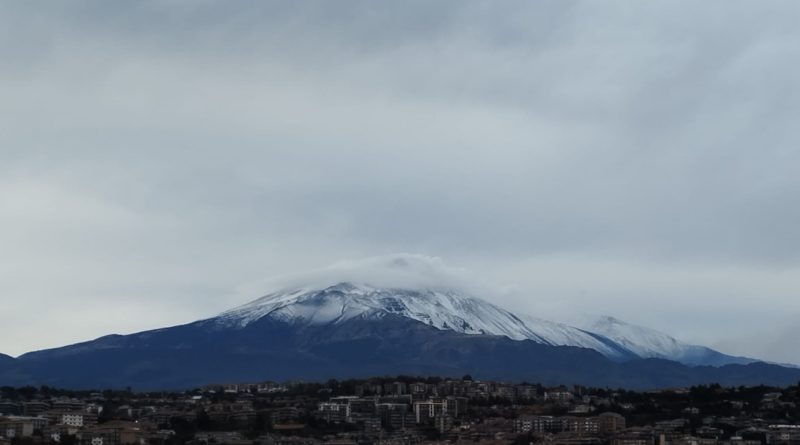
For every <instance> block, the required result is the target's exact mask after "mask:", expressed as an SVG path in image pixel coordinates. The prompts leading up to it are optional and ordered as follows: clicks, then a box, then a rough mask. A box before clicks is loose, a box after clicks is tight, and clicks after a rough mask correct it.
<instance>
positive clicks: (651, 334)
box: [587, 316, 757, 366]
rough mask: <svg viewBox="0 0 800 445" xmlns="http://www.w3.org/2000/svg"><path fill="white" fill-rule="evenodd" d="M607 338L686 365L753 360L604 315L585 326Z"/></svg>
mask: <svg viewBox="0 0 800 445" xmlns="http://www.w3.org/2000/svg"><path fill="white" fill-rule="evenodd" d="M587 329H588V330H589V331H591V332H594V333H596V334H600V335H602V336H604V337H607V338H610V339H611V340H613V341H615V342H616V343H618V344H620V345H622V346H623V347H625V348H627V349H629V350H630V351H632V352H634V353H635V354H636V355H638V356H639V357H642V358H665V359H669V360H675V361H679V362H681V363H685V364H690V365H715V366H720V365H725V364H734V363H735V364H747V363H753V362H755V361H757V360H754V359H749V358H745V357H734V356H729V355H726V354H723V353H721V352H718V351H715V350H713V349H710V348H707V347H705V346H697V345H690V344H687V343H683V342H681V341H679V340H677V339H675V338H673V337H671V336H669V335H667V334H664V333H663V332H659V331H656V330H654V329H649V328H645V327H642V326H636V325H633V324H630V323H626V322H624V321H622V320H618V319H616V318H614V317H609V316H604V317H600V318H599V319H597V320H596V321H595V322H594V323H593V324H592V325H591V326H589V327H588V328H587Z"/></svg>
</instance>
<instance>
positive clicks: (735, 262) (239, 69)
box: [0, 1, 800, 363]
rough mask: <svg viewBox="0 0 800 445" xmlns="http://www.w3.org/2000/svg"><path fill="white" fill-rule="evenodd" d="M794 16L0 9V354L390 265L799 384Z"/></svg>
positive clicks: (583, 7) (126, 6) (433, 6)
mask: <svg viewBox="0 0 800 445" xmlns="http://www.w3.org/2000/svg"><path fill="white" fill-rule="evenodd" d="M798 13H800V5H798V4H795V3H789V2H769V1H768V2H759V3H758V4H755V3H747V2H729V1H708V2H702V3H696V2H681V1H679V2H654V3H649V4H633V3H612V2H536V3H530V2H509V3H504V4H503V5H497V4H494V3H489V2H478V1H457V2H456V1H453V2H448V1H444V2H435V3H430V2H417V1H412V2H402V3H400V2H355V1H342V2H305V1H299V2H294V1H293V2H216V1H208V2H189V1H174V2H156V1H144V2H135V3H132V2H131V3H129V2H103V1H85V2H80V3H79V4H75V3H52V4H48V5H47V7H42V6H41V5H36V4H34V3H31V2H24V1H17V2H4V3H2V4H0V30H2V31H0V35H2V38H0V55H1V56H2V57H0V98H2V99H1V100H0V115H2V116H3V119H0V266H1V267H0V315H1V316H2V320H3V321H2V323H0V353H5V354H10V355H14V356H16V355H19V354H22V353H24V352H28V351H31V350H37V349H43V348H48V347H56V346H62V345H66V344H70V343H75V342H78V341H83V340H89V339H93V338H96V337H99V336H102V335H106V334H110V333H131V332H136V331H141V330H145V329H152V328H160V327H164V326H169V325H174V324H180V323H185V322H190V321H194V320H197V319H201V318H205V317H210V316H214V315H216V314H217V313H219V312H221V311H224V310H227V309H230V308H232V307H234V306H237V305H239V304H242V303H245V302H247V301H249V300H252V299H254V298H257V297H259V296H261V295H263V294H264V293H265V292H266V291H268V284H269V280H271V279H274V278H276V277H277V278H280V277H286V276H296V275H298V274H303V273H305V272H307V271H315V270H319V269H321V268H325V267H327V266H329V265H331V264H336V263H339V264H341V263H342V262H348V261H350V262H352V261H359V260H361V259H363V258H368V257H373V256H377V255H387V254H395V253H410V254H419V255H423V256H426V257H432V258H439V259H440V260H441V262H442V263H443V264H446V265H447V267H449V268H453V269H457V270H460V271H461V272H460V273H462V274H463V275H464V276H467V277H469V278H470V279H471V280H474V281H475V282H478V283H479V285H480V286H481V289H483V290H486V293H487V294H486V295H480V296H481V297H483V298H486V299H489V300H491V301H492V302H494V303H497V304H500V305H503V306H504V307H507V308H509V309H512V310H514V311H518V312H521V313H527V314H531V315H534V316H539V317H543V318H549V319H554V320H557V321H563V322H566V323H572V324H579V323H580V321H581V319H582V318H583V317H586V316H593V315H613V316H615V317H618V318H620V319H623V320H626V321H628V322H631V323H635V324H640V325H644V326H648V327H651V328H654V329H658V330H661V331H663V332H666V333H668V334H670V335H673V336H675V337H677V338H679V339H681V340H683V341H686V342H690V343H696V344H703V345H707V346H709V347H713V348H715V349H718V350H720V351H723V352H725V353H728V354H734V355H745V356H755V357H759V358H764V359H768V360H772V361H776V362H791V363H800V349H798V348H797V344H796V343H797V340H796V339H797V338H798V337H800V325H798V324H797V322H796V320H797V317H798V315H800V298H798V290H800V236H797V231H798V229H797V228H798V227H800V207H798V205H797V203H798V197H800V180H799V179H798V175H797V166H798V165H800V151H798V150H797V148H796V147H797V146H798V143H800V136H798V133H797V131H796V129H795V126H796V121H797V117H798V110H799V109H800V103H799V99H798V91H800V90H799V89H798V86H800V85H798V76H797V75H796V71H797V70H796V68H797V65H798V62H797V60H800V57H798V56H800V30H799V29H798V28H797V26H796V23H797V17H798Z"/></svg>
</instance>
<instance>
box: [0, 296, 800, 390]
mask: <svg viewBox="0 0 800 445" xmlns="http://www.w3.org/2000/svg"><path fill="white" fill-rule="evenodd" d="M330 292H335V291H333V290H331V291H330ZM228 320H229V318H228V317H225V318H224V319H220V318H213V319H209V320H202V321H198V322H194V323H190V324H187V325H182V326H175V327H171V328H165V329H159V330H154V331H147V332H141V333H138V334H132V335H111V336H106V337H102V338H99V339H97V340H94V341H90V342H86V343H80V344H76V345H71V346H66V347H63V348H57V349H52V350H47V351H39V352H33V353H28V354H25V355H23V356H21V357H20V358H19V359H18V361H19V362H21V364H22V366H23V367H24V369H25V372H26V374H25V375H24V376H20V375H19V374H17V376H16V378H18V379H20V378H24V380H21V381H22V382H24V383H26V384H30V383H31V382H35V384H44V385H50V386H56V387H68V388H83V389H89V388H122V387H126V386H130V387H133V388H136V389H142V390H147V389H182V388H189V387H196V386H200V385H204V384H210V383H222V382H254V381H262V380H279V381H280V380H288V379H304V380H317V381H319V380H325V379H329V378H349V377H367V376H375V375H397V374H407V375H440V376H451V377H459V376H461V375H463V374H466V373H469V374H471V375H473V376H475V377H478V378H483V379H498V380H510V381H522V380H527V381H538V382H541V383H543V384H547V385H555V384H561V383H568V384H572V383H577V384H583V385H596V386H609V387H627V388H632V389H641V388H657V387H673V386H686V385H693V384H700V383H712V382H719V383H721V384H724V385H755V384H761V383H764V384H773V385H788V384H793V383H795V382H796V381H798V380H799V379H800V370H796V369H790V368H783V367H780V366H776V365H767V364H762V363H757V364H751V365H727V366H723V367H711V366H704V367H689V366H686V365H682V364H680V363H677V362H672V361H666V360H659V359H646V360H642V359H633V360H629V361H626V362H619V361H614V360H611V359H609V358H607V357H605V356H604V355H602V354H600V353H598V352H597V351H594V350H592V349H587V348H577V347H570V346H552V345H544V344H540V343H536V342H534V341H532V340H512V339H510V338H508V337H505V336H497V335H485V334H463V333H459V332H455V331H452V330H442V329H438V328H435V327H433V326H430V325H428V324H426V323H423V322H420V321H417V320H412V319H410V318H406V317H403V316H399V315H394V314H385V315H382V316H380V317H376V318H372V317H363V316H355V317H351V318H348V319H346V320H342V321H340V322H338V323H329V324H314V323H305V324H295V323H290V322H287V321H286V320H279V319H276V318H272V317H269V316H266V317H262V318H260V319H258V320H254V321H251V322H249V323H247V324H245V325H241V326H231V325H229V324H227V323H226V322H227V321H228ZM13 378H14V377H13V376H12V377H9V376H4V375H2V374H0V385H4V384H19V383H17V382H15V381H14V380H13Z"/></svg>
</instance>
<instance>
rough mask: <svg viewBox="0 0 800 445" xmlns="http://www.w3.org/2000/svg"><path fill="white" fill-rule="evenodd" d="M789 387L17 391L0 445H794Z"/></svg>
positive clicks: (387, 385)
mask: <svg viewBox="0 0 800 445" xmlns="http://www.w3.org/2000/svg"><path fill="white" fill-rule="evenodd" d="M731 391H733V390H731ZM798 391H800V389H799V390H798ZM796 396H797V394H795V393H791V392H785V393H784V392H765V393H764V394H763V395H761V396H760V399H758V400H757V401H756V402H755V403H753V402H746V401H742V400H725V394H724V393H721V395H720V396H719V398H720V400H719V401H718V402H715V403H717V405H720V406H721V405H724V406H725V407H727V408H726V409H727V410H728V411H730V412H733V413H736V415H732V416H719V415H713V414H711V413H707V412H704V410H705V409H707V408H705V407H704V405H700V407H698V406H695V405H693V404H692V403H690V401H691V396H690V394H689V392H688V390H687V391H684V390H672V392H671V393H669V394H668V395H664V394H659V393H652V394H646V393H640V394H633V395H632V393H625V392H623V393H617V392H613V391H609V390H592V389H587V388H583V387H580V386H575V387H570V388H567V387H557V388H545V387H542V386H541V385H533V384H507V383H500V382H487V381H476V380H472V379H469V378H464V379H428V380H426V381H413V380H410V379H408V378H406V379H403V380H391V379H369V380H361V381H348V382H328V383H326V384H304V383H301V382H295V383H287V384H277V383H260V384H231V385H214V386H209V387H205V388H201V389H198V390H194V391H187V392H180V393H177V392H175V393H152V394H147V393H130V392H116V393H115V392H106V393H89V392H85V393H71V395H70V397H63V396H62V397H51V396H45V395H43V394H33V395H27V396H24V397H23V396H20V395H19V394H16V395H15V396H14V397H7V398H6V399H1V398H0V445H33V444H48V445H148V444H153V445H181V444H184V443H191V444H195V445H216V444H219V445H223V444H226V445H414V444H430V445H443V444H453V445H458V444H470V445H531V444H539V443H542V444H554V445H555V444H563V445H603V444H608V445H772V444H775V445H795V444H797V445H800V424H797V423H795V421H796V420H798V419H795V418H794V417H793V414H792V413H795V412H798V411H795V409H796V408H797V407H796V406H795V404H794V398H796ZM662 398H663V399H664V400H667V401H670V405H669V406H670V407H669V408H667V407H666V405H664V404H663V403H662ZM681 398H682V399H685V400H686V401H685V402H675V400H676V399H681ZM642 401H645V402H642ZM643 403H647V404H648V405H647V406H645V405H643Z"/></svg>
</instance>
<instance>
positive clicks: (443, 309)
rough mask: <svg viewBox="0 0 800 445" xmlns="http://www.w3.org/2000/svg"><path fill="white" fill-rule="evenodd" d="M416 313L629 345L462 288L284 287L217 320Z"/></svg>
mask: <svg viewBox="0 0 800 445" xmlns="http://www.w3.org/2000/svg"><path fill="white" fill-rule="evenodd" d="M389 314H391V315H399V316H402V317H406V318H410V319H413V320H416V321H419V322H422V323H425V324H427V325H430V326H433V327H436V328H437V329H441V330H452V331H456V332H460V333H464V334H489V335H503V336H506V337H509V338H511V339H514V340H525V339H528V340H533V341H535V342H537V343H541V344H547V345H553V346H578V347H584V348H590V349H594V350H597V351H599V352H601V353H602V354H604V355H606V356H608V357H617V358H622V357H624V356H625V355H626V351H624V350H621V349H620V348H619V347H617V346H616V345H615V344H613V342H610V341H608V340H607V339H604V338H602V337H601V336H598V335H594V334H592V333H590V332H586V331H583V330H581V329H578V328H574V327H572V326H567V325H564V324H560V323H555V322H551V321H547V320H542V319H538V318H535V317H531V316H519V317H518V316H516V315H514V314H512V313H510V312H508V311H506V310H504V309H502V308H500V307H497V306H495V305H493V304H491V303H489V302H487V301H484V300H481V299H479V298H475V297H471V296H466V295H463V294H461V293H459V292H456V291H444V290H437V291H433V290H413V289H399V288H395V289H386V288H376V287H372V286H369V285H365V284H352V283H339V284H337V285H334V286H330V287H327V288H324V289H298V290H293V291H288V292H278V293H273V294H270V295H267V296H265V297H262V298H259V299H258V300H255V301H253V302H251V303H248V304H245V305H244V306H240V307H238V308H235V309H233V310H230V311H227V312H224V313H223V314H221V315H220V316H219V317H217V319H216V321H217V322H218V323H221V324H223V325H225V326H229V327H230V326H237V327H244V326H247V325H248V324H250V323H252V322H254V321H257V320H259V319H261V318H263V317H270V318H272V319H276V320H281V321H285V322H288V323H292V324H300V325H303V324H315V325H318V324H328V323H342V322H345V321H347V320H351V319H353V318H356V317H360V318H362V319H380V318H381V317H384V316H386V315H389Z"/></svg>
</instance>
